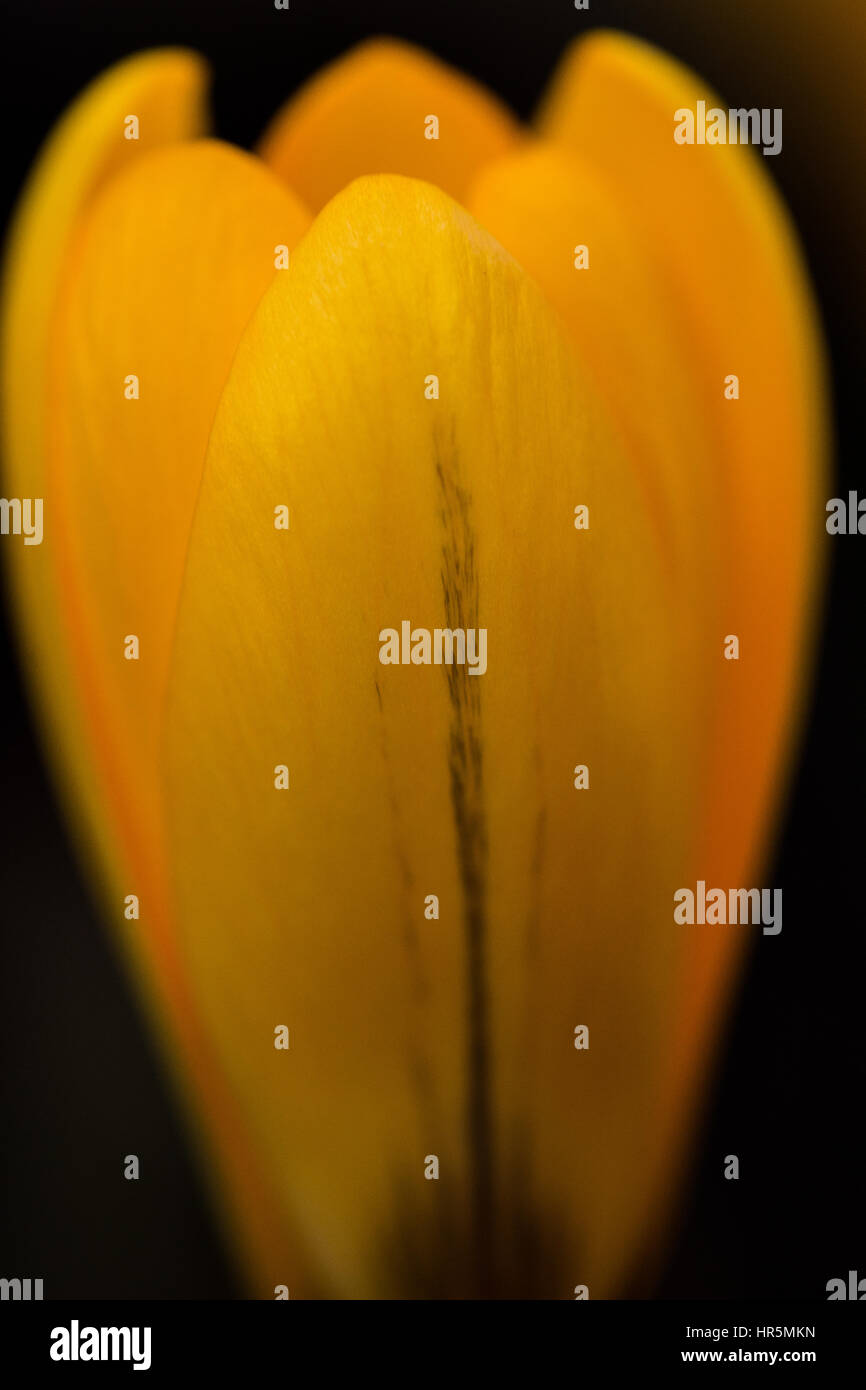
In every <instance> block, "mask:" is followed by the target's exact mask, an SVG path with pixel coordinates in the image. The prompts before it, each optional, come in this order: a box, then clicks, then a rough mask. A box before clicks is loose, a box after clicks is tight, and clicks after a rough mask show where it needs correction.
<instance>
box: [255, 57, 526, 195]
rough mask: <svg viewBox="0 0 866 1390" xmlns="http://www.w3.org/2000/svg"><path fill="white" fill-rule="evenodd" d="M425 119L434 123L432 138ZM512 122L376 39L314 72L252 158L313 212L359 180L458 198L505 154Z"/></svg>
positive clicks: (485, 99)
mask: <svg viewBox="0 0 866 1390" xmlns="http://www.w3.org/2000/svg"><path fill="white" fill-rule="evenodd" d="M430 117H435V118H436V120H437V121H438V139H431V138H428V136H427V134H425V131H430V132H432V131H433V129H434V127H433V126H432V124H430V123H429V119H428V118H430ZM518 137H519V130H518V127H517V124H516V122H515V121H514V120H513V119H512V117H511V116H510V115H509V113H508V112H507V111H506V110H505V109H504V107H502V106H501V105H500V104H499V102H498V101H496V100H495V99H494V98H493V97H492V96H490V95H489V94H488V93H487V92H486V91H484V89H483V88H482V87H480V86H478V85H477V84H476V83H474V82H472V81H471V80H470V79H468V78H466V77H463V76H462V75H461V74H460V73H457V72H455V71H454V70H453V69H451V68H449V67H446V65H445V64H444V63H440V62H439V61H438V60H437V59H435V58H432V57H429V56H428V55H427V54H426V53H423V52H421V51H420V50H419V49H416V48H413V47H412V46H411V45H410V44H406V43H398V42H396V41H395V40H393V39H376V40H373V41H371V42H369V43H365V44H362V45H361V46H360V47H359V48H356V49H353V50H352V51H351V52H350V53H348V54H346V55H345V56H344V57H342V58H340V59H339V60H338V61H337V62H336V63H332V64H331V65H330V67H328V68H325V70H324V71H323V72H321V73H318V74H317V75H316V76H315V77H314V78H313V79H312V80H311V81H310V82H309V83H307V85H306V86H305V87H303V88H302V90H301V91H300V92H299V93H298V94H297V95H296V96H295V97H293V98H292V99H291V100H290V101H289V102H288V103H287V104H286V105H285V106H284V107H283V109H282V110H281V111H280V112H279V113H278V114H277V115H276V116H275V118H274V120H273V121H272V122H271V125H270V126H269V127H268V129H267V131H266V132H265V135H264V137H263V138H262V141H261V144H260V147H259V153H260V154H261V156H262V158H263V159H264V160H265V162H266V163H267V164H269V165H270V166H271V167H272V168H273V169H274V170H275V171H276V173H277V174H279V176H280V177H281V178H282V179H284V180H285V181H286V182H287V183H288V184H289V185H290V186H291V187H292V188H294V189H296V190H297V192H298V193H299V194H300V196H301V197H302V198H304V199H305V201H306V202H307V204H308V206H309V207H311V208H313V209H314V210H315V211H318V209H319V208H321V207H323V206H324V204H325V203H326V202H327V201H328V199H329V198H332V197H333V196H334V194H335V193H339V191H340V189H341V188H344V187H345V186H346V184H348V183H351V181H352V179H354V178H357V177H358V176H359V175H361V174H408V175H412V176H413V177H416V178H423V179H427V180H428V181H429V182H431V183H435V184H437V185H438V187H440V188H443V189H445V190H446V191H447V192H448V193H451V194H452V195H453V196H454V197H455V198H460V197H461V196H462V195H463V193H464V191H465V189H466V186H467V184H468V182H469V179H470V178H471V177H472V175H473V173H474V172H475V170H476V169H478V168H479V167H480V166H481V165H482V164H484V163H485V161H486V160H488V159H495V158H497V157H498V156H499V155H501V154H504V153H505V151H506V150H507V149H509V148H511V147H512V146H513V145H514V144H515V142H516V141H517V139H518Z"/></svg>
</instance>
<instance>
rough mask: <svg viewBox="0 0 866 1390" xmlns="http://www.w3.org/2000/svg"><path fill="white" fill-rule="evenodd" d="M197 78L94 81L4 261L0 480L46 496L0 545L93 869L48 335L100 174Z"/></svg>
mask: <svg viewBox="0 0 866 1390" xmlns="http://www.w3.org/2000/svg"><path fill="white" fill-rule="evenodd" d="M205 76H206V74H205V68H204V64H203V63H202V61H201V59H200V58H198V57H197V56H196V55H195V54H193V53H189V52H186V51H184V50H180V49H177V50H175V49H160V50H157V51H154V52H149V53H143V54H139V55H137V56H135V57H133V58H129V59H127V60H125V61H124V62H122V63H119V64H118V65H117V66H116V67H114V68H112V69H110V71H109V72H107V73H105V74H104V75H103V76H101V77H100V78H99V79H98V80H97V81H95V82H94V83H93V84H92V85H91V86H90V87H89V88H88V89H87V91H85V92H84V93H83V95H82V96H81V97H79V99H78V100H77V101H76V102H75V103H74V105H73V106H72V107H71V108H70V109H69V111H68V112H67V113H66V115H65V116H64V117H63V119H62V120H61V121H60V122H59V124H58V125H57V127H56V128H55V130H54V131H53V133H52V135H51V136H50V138H49V140H48V142H47V144H46V146H45V148H44V150H43V152H42V154H41V155H40V158H39V160H38V162H37V164H36V166H35V169H34V171H33V173H32V175H31V177H30V180H29V182H28V185H27V187H26V189H25V192H24V194H23V196H22V200H21V203H20V205H19V207H18V209H17V211H16V215H15V220H14V223H13V226H12V231H11V234H10V238H9V244H8V250H7V254H6V261H5V266H4V279H3V294H2V311H3V312H2V346H0V354H2V357H0V382H2V402H3V405H2V420H3V471H4V487H5V489H6V491H7V493H8V494H9V495H10V496H17V497H41V498H43V500H44V505H45V522H44V525H45V536H44V541H43V544H42V545H41V546H38V547H37V546H31V547H26V548H25V547H23V546H16V547H8V548H7V553H8V557H9V563H10V566H11V578H12V581H13V591H14V596H15V600H16V607H17V609H18V615H19V627H20V631H21V640H22V642H23V643H24V645H25V647H26V652H27V670H28V674H29V675H30V677H31V680H32V683H33V693H34V696H35V699H36V701H37V704H38V706H39V709H40V714H41V718H42V722H43V727H44V729H45V730H46V732H47V735H48V739H49V742H50V743H51V744H52V747H53V749H54V750H55V752H56V758H55V760H54V766H55V771H56V772H57V773H58V775H59V778H60V782H61V785H62V787H63V789H64V794H65V796H66V797H67V798H68V797H70V796H74V798H75V800H76V821H77V823H78V829H79V834H80V835H82V838H83V841H84V847H85V849H87V850H88V851H92V850H93V847H94V845H96V846H99V849H98V852H97V859H98V860H99V861H100V864H99V868H100V872H103V871H104V866H105V864H106V863H107V862H108V861H109V860H110V859H111V855H112V850H111V845H110V840H111V837H110V835H109V836H108V841H106V834H107V824H106V821H105V817H104V815H103V813H102V810H103V808H102V805H101V802H100V798H99V794H98V791H97V788H96V787H95V785H94V783H93V778H92V775H91V771H90V767H89V754H88V751H87V749H86V747H85V746H84V744H83V742H82V739H81V712H80V710H79V709H78V706H77V700H76V692H75V690H74V688H73V684H72V681H71V679H70V674H69V666H68V654H67V651H66V645H65V639H64V637H63V633H62V630H61V626H60V611H59V593H58V587H57V576H56V557H55V554H54V549H55V539H56V535H57V531H56V517H55V515H54V513H53V508H52V504H51V499H50V497H48V496H47V495H46V461H47V447H48V446H47V430H48V426H49V421H50V419H51V411H50V408H49V354H50V349H51V337H52V331H53V324H54V316H55V312H56V307H57V300H58V296H59V292H60V288H61V285H62V283H63V279H64V275H65V272H66V267H67V263H68V258H69V254H70V248H71V246H72V243H73V241H74V238H75V235H76V231H77V229H78V226H79V223H80V219H81V217H82V214H83V213H84V211H85V209H86V208H87V207H88V205H89V204H90V202H91V201H92V199H93V197H94V196H95V194H96V192H97V191H98V189H99V188H100V187H101V186H102V185H103V184H104V183H105V182H106V180H108V179H110V178H111V176H112V175H113V174H115V173H117V172H118V171H119V170H121V169H123V168H124V167H126V166H127V165H131V164H133V163H135V162H137V161H138V160H139V159H140V158H141V156H142V154H143V153H145V152H146V151H148V150H154V149H157V148H159V147H160V146H161V145H165V144H171V143H173V142H174V141H178V140H186V139H190V138H192V137H193V136H195V135H197V134H198V133H199V132H200V130H201V129H202V127H203V123H204V119H205V118H204V110H203V95H202V94H203V88H204V84H205ZM130 115H135V116H137V117H138V120H139V139H137V140H131V139H126V138H125V137H124V122H125V120H126V118H127V116H130ZM73 787H74V791H73V790H72V789H73ZM82 816H83V825H82V820H81V817H82Z"/></svg>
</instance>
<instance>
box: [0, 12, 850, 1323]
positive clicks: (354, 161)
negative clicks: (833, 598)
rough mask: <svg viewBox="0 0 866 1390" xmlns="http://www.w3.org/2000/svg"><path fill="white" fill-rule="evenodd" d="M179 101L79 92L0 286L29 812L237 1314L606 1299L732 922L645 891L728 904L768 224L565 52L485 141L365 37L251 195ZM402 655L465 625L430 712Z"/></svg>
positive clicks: (789, 264) (474, 95)
mask: <svg viewBox="0 0 866 1390" xmlns="http://www.w3.org/2000/svg"><path fill="white" fill-rule="evenodd" d="M204 84H205V74H204V71H203V66H202V63H201V62H200V60H199V59H198V58H197V57H196V56H195V55H193V54H190V53H186V52H183V51H175V50H170V51H169V50H166V51H159V52H154V53H147V54H143V55H140V56H137V57H134V58H132V59H129V60H127V61H125V62H123V63H121V64H119V65H118V66H117V67H116V68H114V69H113V70H112V71H111V72H109V73H108V74H107V75H105V76H104V77H103V78H101V79H100V80H99V81H98V82H96V83H95V84H94V85H93V86H92V87H91V88H90V89H89V90H88V91H86V92H85V93H84V95H83V96H82V97H81V98H80V99H79V101H78V102H77V103H76V104H75V105H74V106H73V107H72V109H71V110H70V111H69V112H68V113H67V115H66V116H65V117H64V118H63V120H62V121H61V123H60V124H59V126H58V127H57V129H56V131H55V133H54V134H53V136H52V137H51V139H50V141H49V143H48V145H47V146H46V149H45V151H44V152H43V154H42V155H41V157H40V159H39V161H38V164H37V166H36V169H35V171H34V173H33V176H32V178H31V181H30V183H29V185H28V188H27V189H26V191H25V193H24V195H23V198H22V202H21V205H20V209H19V212H18V215H17V219H16V223H15V226H14V228H13V233H12V237H11V241H10V246H9V249H8V252H7V262H6V275H5V287H4V294H3V329H2V386H3V429H4V467H5V484H4V485H5V488H6V491H7V493H8V495H9V496H18V497H40V498H43V499H44V516H45V533H44V543H43V544H42V545H40V546H31V547H23V546H17V545H16V546H14V547H11V548H10V547H8V546H7V551H8V555H9V558H10V565H11V580H12V584H13V589H14V594H15V600H16V606H17V613H18V618H19V628H20V635H21V642H22V649H23V653H24V661H25V666H26V669H27V671H28V674H29V675H30V677H31V680H32V688H33V692H34V698H35V699H36V701H37V703H38V706H39V710H40V714H41V718H42V723H43V728H44V730H45V736H46V740H47V743H48V747H49V750H50V756H51V760H52V763H53V765H54V766H55V768H56V770H57V774H58V778H59V785H60V788H61V791H62V795H63V798H64V800H65V803H66V805H67V809H68V813H69V817H70V822H71V825H72V826H73V829H74V831H75V833H76V835H77V837H78V839H79V841H80V844H81V848H82V852H83V853H84V854H85V855H86V856H87V858H88V861H89V863H90V865H91V869H92V873H93V875H94V879H95V881H96V882H98V884H99V887H100V892H101V895H102V899H103V903H104V907H105V912H106V914H107V917H108V919H109V920H110V922H111V923H112V925H113V927H114V930H115V931H116V933H117V935H118V938H119V939H120V940H121V942H122V943H123V948H124V950H125V951H127V952H128V954H129V957H130V960H131V963H132V968H133V971H134V975H135V978H136V979H137V981H138V982H139V984H140V988H141V995H142V1000H143V1002H144V1004H145V1006H146V1007H147V1008H148V1010H149V1011H150V1013H151V1016H152V1018H153V1021H154V1026H155V1027H156V1028H158V1030H159V1032H160V1035H161V1037H162V1041H163V1046H164V1051H165V1056H166V1058H167V1060H168V1061H169V1063H170V1065H171V1066H172V1068H173V1072H174V1076H175V1079H176V1082H177V1084H178V1085H179V1086H180V1087H181V1088H182V1091H183V1094H184V1095H185V1097H186V1099H187V1105H188V1112H189V1116H190V1123H191V1125H192V1126H193V1131H194V1133H195V1135H196V1138H197V1142H198V1144H199V1148H200V1156H201V1165H202V1171H203V1172H204V1173H205V1174H206V1176H207V1179H208V1181H209V1182H210V1183H211V1186H212V1192H213V1195H214V1200H215V1201H216V1202H217V1203H218V1204H219V1207H220V1210H221V1212H222V1214H223V1217H224V1219H225V1221H226V1223H227V1225H228V1228H229V1229H230V1230H231V1232H232V1234H233V1236H234V1238H235V1240H236V1242H237V1248H238V1251H239V1253H240V1256H241V1257H242V1259H243V1261H244V1266H245V1268H246V1270H247V1271H248V1275H249V1281H250V1288H251V1290H252V1291H253V1292H255V1293H256V1294H258V1295H259V1296H263V1297H273V1296H274V1290H275V1289H276V1288H278V1287H280V1286H286V1287H288V1288H289V1289H290V1290H291V1296H292V1297H349V1298H355V1297H360V1298H380V1297H398V1298H399V1297H409V1298H413V1297H451V1298H462V1297H542V1298H558V1297H564V1298H568V1297H573V1296H574V1290H575V1288H580V1289H583V1288H586V1289H588V1290H589V1293H590V1296H591V1297H609V1296H615V1295H616V1293H617V1292H618V1291H619V1290H620V1289H621V1288H622V1287H623V1283H624V1280H625V1278H626V1276H627V1275H628V1273H629V1270H630V1268H631V1266H632V1263H633V1261H634V1260H635V1259H636V1257H637V1256H638V1255H639V1253H640V1252H641V1251H642V1250H644V1249H646V1248H648V1242H652V1241H657V1240H658V1237H659V1234H660V1232H661V1229H662V1227H663V1225H664V1221H665V1215H666V1213H667V1211H668V1210H669V1207H670V1202H671V1200H672V1194H673V1191H674V1189H675V1184H676V1179H677V1175H678V1172H679V1170H680V1168H681V1165H682V1163H683V1159H684V1155H685V1153H686V1151H687V1140H688V1137H689V1134H690V1131H691V1129H692V1126H693V1122H694V1116H695V1113H696V1111H697V1108H698V1100H699V1088H700V1083H701V1080H702V1078H703V1076H704V1074H705V1071H706V1067H707V1064H708V1061H709V1059H710V1058H711V1057H712V1053H713V1046H714V1043H715V1039H716V1034H717V1031H718V1027H719V1022H720V1018H721V1016H722V1012H723V1006H724V1001H725V998H726V995H727V993H728V991H729V989H730V985H731V982H732V980H733V978H734V972H735V966H736V963H737V961H738V959H739V958H740V956H741V954H742V948H743V945H744V942H745V939H746V937H747V936H748V934H749V931H750V930H752V929H750V928H748V927H747V928H745V929H744V928H741V927H731V926H728V927H724V928H719V927H712V926H694V927H682V926H680V925H677V924H676V923H675V922H674V918H673V894H674V892H675V891H676V890H677V889H678V888H679V887H680V886H681V885H683V884H685V885H688V884H694V883H695V882H696V880H699V879H703V880H705V881H706V882H708V883H710V882H712V883H718V884H720V885H723V886H725V887H728V886H737V887H739V886H749V885H751V884H752V882H753V881H757V880H756V878H755V875H756V874H758V873H759V871H760V869H761V866H762V864H763V863H764V862H765V856H766V852H767V847H768V844H769V843H770V839H769V837H770V835H771V833H772V830H773V825H774V815H775V812H776V809H777V807H778V803H779V799H780V795H781V793H782V791H783V789H784V778H785V774H786V770H787V767H788V764H789V761H790V753H791V749H792V746H793V737H794V735H795V733H796V729H797V721H798V716H799V706H800V703H801V699H802V694H803V690H804V684H805V679H804V678H805V674H806V672H807V669H808V657H809V645H810V637H811V629H812V625H813V624H812V615H813V610H814V604H815V598H816V595H817V593H818V587H819V580H820V569H821V564H820V551H819V537H820V534H821V506H820V497H821V488H822V486H823V473H824V468H825V450H826V445H825V437H826V433H827V431H826V424H825V420H824V410H825V407H824V385H823V364H822V356H821V349H820V343H819V335H818V331H817V329H816V324H815V314H814V309H813V306H812V302H811V298H810V293H809V289H808V285H807V283H806V279H805V275H804V272H803V269H802V264H801V261H800V257H799V254H798V251H797V249H796V246H795V243H794V240H793V237H792V234H791V232H790V229H789V226H788V222H787V218H786V215H785V213H784V210H783V209H782V207H781V205H780V203H779V200H778V198H777V197H776V195H775V194H774V191H773V188H772V185H771V183H770V181H769V179H768V177H767V175H766V172H765V170H764V169H763V168H762V167H761V163H762V162H761V161H760V159H759V158H758V157H756V155H755V154H754V152H751V151H747V150H745V149H743V148H739V147H737V146H733V145H731V146H728V147H718V148H708V147H701V146H694V147H683V146H680V145H678V144H677V143H676V142H675V141H674V139H673V133H672V132H673V116H674V112H675V111H676V110H678V109H679V108H683V107H690V106H694V105H695V103H696V102H698V101H701V100H709V101H712V100H713V98H712V94H711V93H708V92H707V89H706V87H705V85H704V84H703V83H702V82H701V81H700V80H699V79H698V78H697V77H695V76H694V75H693V74H691V73H690V72H688V71H686V70H685V69H683V68H681V67H680V66H678V65H677V64H675V63H673V62H671V61H670V60H669V59H667V58H666V57H665V56H663V55H661V54H659V53H658V52H656V51H655V50H653V49H651V48H649V47H648V46H646V45H645V44H642V43H638V42H637V41H635V40H632V39H629V38H627V37H625V36H623V35H619V34H613V33H603V32H602V33H594V34H592V35H591V36H590V37H588V38H587V39H585V40H583V41H581V42H579V43H578V44H577V45H576V46H575V47H574V49H573V50H572V51H570V52H569V53H567V54H566V56H565V58H564V60H563V63H562V65H561V68H560V70H559V72H558V73H557V74H556V76H555V78H554V81H553V84H552V86H551V89H550V92H549V94H548V96H547V98H546V100H545V102H544V104H543V108H542V111H541V113H540V115H539V117H538V120H537V122H536V124H535V126H534V127H533V128H532V129H521V128H520V127H519V126H518V125H517V124H516V122H515V121H513V120H512V118H511V117H510V116H509V115H508V113H507V112H505V111H504V110H503V109H502V108H500V107H499V105H498V104H497V103H496V102H495V101H493V99H492V98H490V97H489V96H488V95H486V94H485V93H484V92H482V91H481V90H479V89H478V88H477V87H476V86H475V84H473V83H471V82H469V81H468V80H466V79H464V78H463V77H461V76H459V75H457V74H455V73H453V72H451V71H450V70H448V69H447V68H445V67H444V66H443V65H441V64H440V63H438V62H436V61H434V60H433V59H431V58H429V57H427V56H426V55H423V54H421V53H419V52H417V51H415V50H413V49H411V48H409V47H408V46H406V45H404V44H401V43H396V42H391V41H385V40H379V41H376V42H374V43H370V44H367V45H364V46H363V47H361V48H360V49H358V50H356V51H355V52H353V53H351V54H349V55H348V56H347V57H345V58H343V59H341V60H340V61H338V62H337V63H335V64H334V65H333V67H331V68H330V69H328V70H327V71H326V72H324V73H323V74H321V75H319V76H318V77H316V78H315V79H314V80H312V81H311V82H310V83H309V84H308V86H307V87H306V88H305V89H304V91H302V92H301V93H300V95H298V96H296V97H295V98H294V99H293V100H292V101H291V102H289V104H288V105H287V107H286V108H285V110H284V111H282V112H280V113H278V115H277V116H276V118H275V120H274V121H273V123H272V124H271V126H270V128H269V129H268V131H267V132H266V134H265V136H264V138H263V140H262V142H261V145H260V148H259V151H258V154H257V155H250V154H246V153H243V152H241V151H239V150H236V149H234V148H232V147H230V146H228V145H226V144H223V143H221V142H219V141H216V140H213V139H211V138H208V137H207V136H206V134H205V131H206V124H207V122H206V117H205V112H204V106H205V103H204V97H203V89H204ZM732 377H735V378H736V379H737V381H738V386H739V393H738V394H732V393H731V391H730V390H729V389H727V387H726V383H728V382H730V380H731V379H732ZM405 623H408V624H409V625H410V631H411V632H413V633H423V632H428V633H429V632H432V631H433V630H436V629H440V630H441V629H447V630H448V631H449V632H453V631H454V630H456V629H459V630H461V631H465V632H467V633H473V634H475V633H480V632H481V631H482V630H483V632H484V633H485V641H486V642H487V647H486V661H485V665H486V669H485V670H484V672H483V674H482V672H481V670H480V667H479V669H478V671H477V672H475V673H473V672H472V671H471V668H470V666H469V665H463V666H461V665H459V664H451V665H448V664H444V665H443V666H442V669H440V670H437V669H435V668H434V667H432V666H428V665H425V664H422V663H421V662H420V660H416V662H411V661H410V662H409V664H408V665H402V664H400V665H390V664H384V663H383V661H382V660H381V642H382V637H383V634H384V633H386V632H388V631H390V630H393V631H395V632H402V629H403V625H404V624H405ZM731 636H735V637H736V638H737V640H738V643H739V659H738V660H737V661H728V660H726V659H725V649H726V643H727V642H728V641H729V639H730V637H731ZM418 640H419V645H418V647H417V649H416V650H417V652H419V653H421V652H422V647H423V644H422V643H421V642H420V638H419V639H418ZM473 674H475V675H476V677H477V678H476V679H473ZM579 770H582V771H579ZM280 1041H282V1042H288V1043H289V1045H288V1047H283V1046H277V1045H275V1044H276V1043H278V1042H280Z"/></svg>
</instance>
